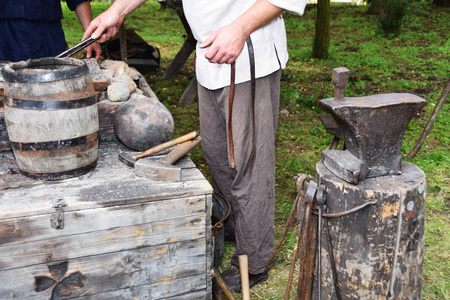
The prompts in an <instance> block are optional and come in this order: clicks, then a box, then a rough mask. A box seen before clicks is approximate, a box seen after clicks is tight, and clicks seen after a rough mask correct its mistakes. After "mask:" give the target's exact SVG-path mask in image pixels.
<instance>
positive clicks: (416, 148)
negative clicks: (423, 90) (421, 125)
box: [408, 79, 450, 160]
mask: <svg viewBox="0 0 450 300" xmlns="http://www.w3.org/2000/svg"><path fill="white" fill-rule="evenodd" d="M449 91H450V79H449V80H448V81H447V84H446V85H445V88H444V91H443V92H442V94H441V97H440V98H439V100H438V102H437V104H436V107H435V108H434V110H433V113H432V114H431V117H430V119H429V120H428V123H427V125H426V126H425V129H424V130H423V132H422V134H421V135H420V138H419V139H418V140H417V142H416V144H415V145H414V148H413V149H412V150H411V152H410V153H409V155H408V159H409V160H411V159H413V158H414V157H415V156H416V154H417V152H419V149H420V147H422V144H423V142H424V141H425V139H426V138H427V136H428V134H430V131H431V128H432V127H433V124H434V122H435V121H436V118H437V116H438V113H439V111H440V110H441V108H442V105H444V102H445V98H447V95H448V93H449Z"/></svg>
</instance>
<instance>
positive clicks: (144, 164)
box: [134, 136, 202, 181]
mask: <svg viewBox="0 0 450 300" xmlns="http://www.w3.org/2000/svg"><path fill="white" fill-rule="evenodd" d="M201 140H202V139H201V137H200V136H198V137H196V138H195V139H193V140H189V141H186V142H184V143H181V144H179V145H178V146H176V147H175V149H173V150H172V151H170V152H169V153H168V154H166V155H165V156H163V157H159V158H158V157H147V158H143V159H139V160H138V161H136V162H135V164H134V174H135V175H137V176H142V177H147V178H151V179H159V180H164V181H181V170H182V166H177V165H175V166H174V164H175V163H177V162H178V161H179V160H180V159H181V158H183V157H184V156H185V155H186V154H187V153H188V152H189V151H190V150H192V149H193V148H194V147H196V146H197V145H199V144H200V142H201ZM194 166H195V165H194Z"/></svg>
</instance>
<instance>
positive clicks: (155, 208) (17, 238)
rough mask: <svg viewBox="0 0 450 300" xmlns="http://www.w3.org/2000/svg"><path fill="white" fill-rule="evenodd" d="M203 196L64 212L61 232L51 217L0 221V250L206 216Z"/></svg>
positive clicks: (38, 216)
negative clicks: (70, 236) (90, 233)
mask: <svg viewBox="0 0 450 300" xmlns="http://www.w3.org/2000/svg"><path fill="white" fill-rule="evenodd" d="M205 201H206V198H205V196H197V197H189V198H180V199H172V200H165V201H157V202H150V203H143V204H133V205H126V206H113V207H107V208H96V209H86V210H78V211H70V210H68V209H67V210H66V211H65V212H64V229H63V230H55V229H54V228H52V227H51V226H50V218H51V217H52V216H55V215H56V213H57V210H56V209H54V210H53V212H52V213H51V214H42V215H33V216H28V217H20V218H9V219H3V220H0V249H1V246H3V245H12V244H18V243H29V242H33V241H39V240H47V239H54V238H57V237H61V236H68V235H76V234H82V233H87V232H92V231H100V230H107V229H109V228H114V227H124V226H137V225H140V224H145V223H150V222H156V221H165V220H171V219H174V218H186V217H189V216H193V215H199V214H203V215H205V214H206V212H205V206H206V203H205Z"/></svg>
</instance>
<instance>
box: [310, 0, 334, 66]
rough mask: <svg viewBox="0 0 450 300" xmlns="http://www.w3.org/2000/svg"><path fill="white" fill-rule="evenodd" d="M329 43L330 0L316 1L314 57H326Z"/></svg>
mask: <svg viewBox="0 0 450 300" xmlns="http://www.w3.org/2000/svg"><path fill="white" fill-rule="evenodd" d="M329 43H330V0H318V1H317V15H316V33H315V37H314V45H313V53H312V56H313V57H314V58H327V57H328V47H329Z"/></svg>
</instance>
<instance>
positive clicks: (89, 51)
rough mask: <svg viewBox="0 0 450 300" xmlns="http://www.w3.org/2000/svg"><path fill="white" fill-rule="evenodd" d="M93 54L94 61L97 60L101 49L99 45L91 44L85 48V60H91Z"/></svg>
mask: <svg viewBox="0 0 450 300" xmlns="http://www.w3.org/2000/svg"><path fill="white" fill-rule="evenodd" d="M93 53H95V56H94V58H95V60H99V59H100V55H101V54H102V48H101V47H100V44H99V43H93V44H92V45H89V46H88V47H87V48H86V58H91V57H92V54H93Z"/></svg>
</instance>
